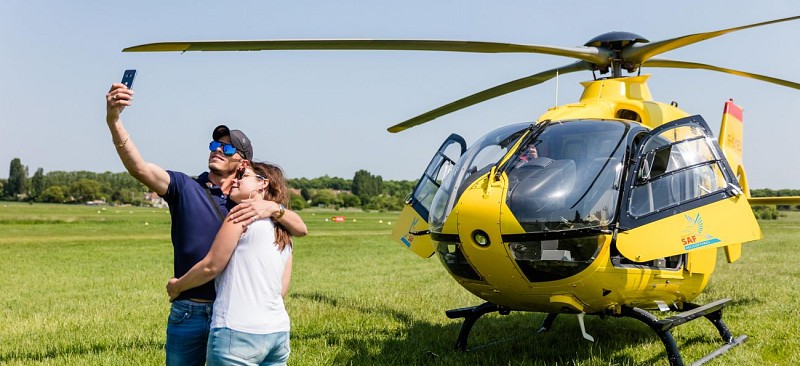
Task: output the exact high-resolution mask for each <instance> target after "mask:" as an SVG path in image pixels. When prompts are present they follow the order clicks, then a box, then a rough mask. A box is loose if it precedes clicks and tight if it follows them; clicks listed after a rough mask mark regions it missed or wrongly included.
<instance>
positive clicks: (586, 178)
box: [505, 120, 628, 233]
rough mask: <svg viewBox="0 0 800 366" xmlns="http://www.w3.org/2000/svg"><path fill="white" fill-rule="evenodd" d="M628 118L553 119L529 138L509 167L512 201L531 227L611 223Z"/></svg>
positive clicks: (523, 222)
mask: <svg viewBox="0 0 800 366" xmlns="http://www.w3.org/2000/svg"><path fill="white" fill-rule="evenodd" d="M627 130H628V124H627V123H625V122H621V121H611V120H574V121H562V122H552V123H550V124H549V125H548V126H547V127H546V128H545V129H544V130H542V131H541V133H540V134H539V135H538V136H537V137H536V138H535V139H532V140H531V141H524V140H523V144H522V145H521V146H520V147H519V150H518V151H517V152H516V155H515V157H514V159H512V160H511V161H510V162H509V164H508V165H507V168H506V170H505V173H506V174H507V176H508V195H507V198H506V203H507V205H508V207H509V208H510V209H511V212H512V213H513V214H514V217H516V218H517V220H518V221H519V222H520V224H521V225H522V227H523V228H524V229H525V231H526V232H529V233H534V232H544V231H552V230H570V229H581V228H588V227H607V226H608V225H609V224H610V222H611V220H612V219H613V218H614V216H615V212H616V206H617V200H618V197H619V188H620V180H621V176H622V174H621V173H622V163H623V160H624V159H623V157H624V154H625V144H624V139H625V136H626V134H627Z"/></svg>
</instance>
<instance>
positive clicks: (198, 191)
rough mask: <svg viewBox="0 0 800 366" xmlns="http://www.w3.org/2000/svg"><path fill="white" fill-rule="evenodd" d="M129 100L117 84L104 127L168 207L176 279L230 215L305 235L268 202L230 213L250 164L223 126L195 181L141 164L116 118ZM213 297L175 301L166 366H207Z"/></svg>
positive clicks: (248, 153) (244, 145) (245, 144)
mask: <svg viewBox="0 0 800 366" xmlns="http://www.w3.org/2000/svg"><path fill="white" fill-rule="evenodd" d="M132 98H133V91H132V90H130V89H128V88H127V87H126V86H125V85H123V84H120V83H115V84H113V85H112V86H111V90H109V92H108V93H107V94H106V123H107V124H108V128H109V130H110V131H111V139H112V141H113V143H114V146H115V148H116V150H117V154H118V155H119V157H120V159H121V160H122V163H123V165H125V169H127V170H128V173H130V174H131V175H132V176H133V177H134V178H136V179H137V180H139V181H140V182H142V183H143V184H144V185H145V186H147V187H148V188H150V189H151V190H152V191H154V192H156V193H157V194H158V195H159V196H161V197H163V198H164V199H165V200H166V201H167V203H168V204H169V210H170V214H171V216H172V246H173V249H174V258H173V267H174V276H175V277H180V276H182V275H183V274H184V273H186V272H187V271H188V270H189V269H190V268H192V266H194V265H195V263H197V262H198V261H200V260H201V259H203V257H205V255H206V254H207V253H208V250H209V248H210V247H211V243H212V242H213V241H214V237H215V236H216V235H217V230H218V229H219V227H220V226H221V224H222V220H224V219H225V215H226V214H228V211H229V209H230V214H229V215H228V217H227V219H228V220H233V221H234V222H242V224H243V225H247V224H250V223H252V222H254V221H256V220H257V219H261V218H268V217H271V218H272V219H273V220H274V221H275V222H276V223H278V224H280V225H282V226H283V227H285V228H286V229H287V230H288V231H289V232H290V233H291V234H292V235H293V236H304V235H306V234H307V228H306V225H305V223H303V220H302V219H301V218H300V216H298V215H297V214H296V213H294V212H292V211H290V210H287V209H286V208H285V207H283V205H279V204H277V203H275V202H272V201H265V200H258V201H250V200H248V201H246V202H242V203H241V204H239V205H238V206H236V207H235V208H232V209H231V207H232V203H231V202H229V201H228V200H227V197H226V194H227V193H228V192H230V188H231V184H232V183H233V179H234V177H235V175H236V173H237V172H238V171H240V168H244V165H243V164H246V162H245V163H243V162H244V161H245V160H251V159H252V158H253V148H252V146H251V144H250V140H249V139H248V138H247V136H246V135H245V134H244V133H243V132H242V131H239V130H230V129H228V127H226V126H222V125H221V126H218V127H217V128H215V129H214V130H213V132H212V138H213V141H212V142H211V144H210V145H209V149H210V150H211V152H210V154H209V157H208V172H205V173H203V174H201V175H200V176H199V177H197V178H191V177H189V176H188V175H186V174H184V173H181V172H175V171H167V170H164V169H163V168H161V167H160V166H158V165H156V164H153V163H149V162H147V161H145V160H144V159H143V158H142V156H141V155H140V154H139V150H138V149H137V148H136V145H135V144H134V143H133V141H132V140H131V138H130V135H128V133H127V131H126V130H125V127H124V126H123V124H122V121H120V114H121V113H122V111H123V110H124V109H125V107H128V106H130V105H131V101H132ZM214 296H215V293H214V284H213V282H209V283H206V284H205V285H203V286H200V287H197V288H194V289H192V290H188V291H186V292H184V293H182V294H181V295H180V296H179V297H178V298H177V299H176V300H175V301H173V303H172V308H171V310H170V315H169V319H168V322H167V344H166V358H167V365H203V364H204V363H205V357H206V342H207V341H208V333H209V325H210V323H209V322H210V319H211V317H210V315H211V310H212V303H213V301H214Z"/></svg>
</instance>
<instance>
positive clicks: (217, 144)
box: [208, 141, 236, 156]
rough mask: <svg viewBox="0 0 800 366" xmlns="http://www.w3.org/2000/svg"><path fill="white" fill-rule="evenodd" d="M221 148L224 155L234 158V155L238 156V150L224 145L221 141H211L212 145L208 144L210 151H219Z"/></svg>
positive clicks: (229, 145)
mask: <svg viewBox="0 0 800 366" xmlns="http://www.w3.org/2000/svg"><path fill="white" fill-rule="evenodd" d="M220 147H222V153H223V154H225V155H227V156H233V154H236V148H235V147H233V145H231V144H223V143H221V142H219V141H211V143H210V144H208V150H209V151H217V149H219V148H220Z"/></svg>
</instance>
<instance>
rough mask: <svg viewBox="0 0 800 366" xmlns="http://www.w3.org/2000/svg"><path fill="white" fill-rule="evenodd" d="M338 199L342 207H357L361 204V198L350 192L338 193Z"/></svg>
mask: <svg viewBox="0 0 800 366" xmlns="http://www.w3.org/2000/svg"><path fill="white" fill-rule="evenodd" d="M339 200H341V201H342V207H358V206H361V199H360V198H358V196H356V195H354V194H352V193H350V192H342V193H340V194H339Z"/></svg>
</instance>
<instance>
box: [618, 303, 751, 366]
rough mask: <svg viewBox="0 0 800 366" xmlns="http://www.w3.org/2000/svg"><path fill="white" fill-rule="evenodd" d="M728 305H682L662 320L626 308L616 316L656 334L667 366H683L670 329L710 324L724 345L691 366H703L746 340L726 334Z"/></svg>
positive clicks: (742, 336) (635, 309) (640, 311)
mask: <svg viewBox="0 0 800 366" xmlns="http://www.w3.org/2000/svg"><path fill="white" fill-rule="evenodd" d="M728 301H731V299H722V300H717V301H714V302H712V303H708V304H706V305H697V304H692V303H686V304H684V310H685V311H684V312H682V313H680V314H677V315H673V316H671V317H669V318H665V319H661V320H659V319H657V318H656V317H655V316H653V314H650V313H649V312H647V311H645V310H642V309H639V308H636V307H627V306H623V307H622V312H621V313H620V314H619V315H616V316H620V317H624V316H627V317H631V318H634V319H637V320H639V321H641V322H643V323H645V324H647V325H648V326H650V328H651V329H653V331H655V332H656V334H658V337H659V338H660V339H661V342H662V343H664V348H665V349H666V351H667V359H668V360H669V364H670V365H674V366H683V360H682V359H681V354H680V351H678V345H677V344H676V343H675V339H674V338H673V337H672V333H670V329H672V328H674V327H677V326H679V325H681V324H685V323H687V322H690V321H692V320H695V319H698V318H700V317H704V318H706V319H708V320H709V321H710V322H711V324H713V325H714V327H716V328H717V331H718V332H719V335H720V337H722V341H723V342H725V344H724V345H723V346H722V347H720V348H719V349H717V350H716V351H714V352H711V353H709V354H708V355H706V356H705V357H703V358H701V359H700V360H698V361H697V362H695V363H693V364H692V365H693V366H697V365H702V364H704V363H706V362H708V361H709V360H710V359H712V358H714V357H716V356H719V355H721V354H723V353H725V352H726V351H727V350H729V349H730V348H731V347H734V346H736V345H738V344H741V343H742V342H744V341H745V340H746V339H747V336H746V335H741V336H739V337H736V338H734V337H733V335H732V334H731V331H730V330H728V327H727V326H725V323H724V322H723V321H722V308H723V307H724V306H725V304H726V303H727V302H728Z"/></svg>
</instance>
